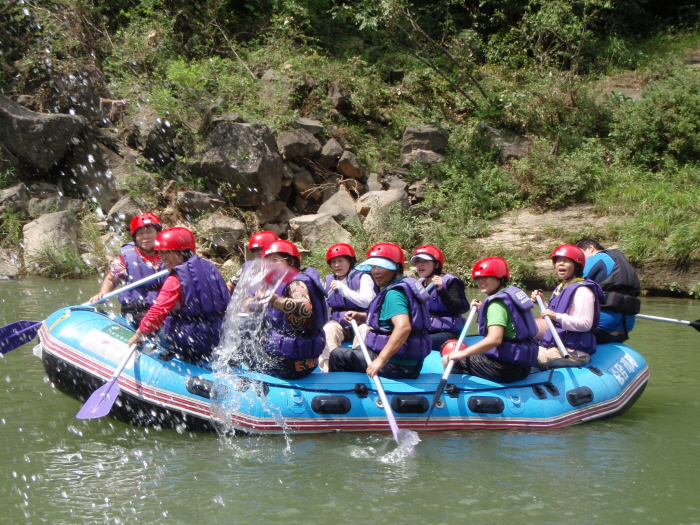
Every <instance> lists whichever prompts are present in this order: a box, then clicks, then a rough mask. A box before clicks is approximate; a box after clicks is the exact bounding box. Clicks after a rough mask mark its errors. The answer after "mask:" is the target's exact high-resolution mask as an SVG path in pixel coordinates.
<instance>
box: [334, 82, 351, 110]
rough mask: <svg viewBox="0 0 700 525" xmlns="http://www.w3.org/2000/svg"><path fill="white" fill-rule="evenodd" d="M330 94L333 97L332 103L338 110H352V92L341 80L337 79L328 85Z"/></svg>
mask: <svg viewBox="0 0 700 525" xmlns="http://www.w3.org/2000/svg"><path fill="white" fill-rule="evenodd" d="M328 96H329V97H330V99H331V104H332V105H333V107H334V108H335V109H337V110H338V111H350V110H351V109H352V98H351V96H350V92H349V91H348V90H347V88H346V87H345V86H344V85H343V84H342V83H341V82H340V81H339V80H335V81H333V82H331V83H330V84H329V85H328Z"/></svg>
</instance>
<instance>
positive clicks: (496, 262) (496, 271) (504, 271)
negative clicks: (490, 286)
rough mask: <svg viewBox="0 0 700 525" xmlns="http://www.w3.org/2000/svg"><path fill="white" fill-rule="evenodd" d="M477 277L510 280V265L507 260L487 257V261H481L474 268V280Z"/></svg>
mask: <svg viewBox="0 0 700 525" xmlns="http://www.w3.org/2000/svg"><path fill="white" fill-rule="evenodd" d="M477 277H498V278H499V279H503V278H504V277H505V278H506V279H508V280H510V268H508V263H507V262H506V260H505V259H502V258H500V257H487V258H486V259H481V260H480V261H479V262H477V263H476V264H475V265H474V268H472V279H476V278H477Z"/></svg>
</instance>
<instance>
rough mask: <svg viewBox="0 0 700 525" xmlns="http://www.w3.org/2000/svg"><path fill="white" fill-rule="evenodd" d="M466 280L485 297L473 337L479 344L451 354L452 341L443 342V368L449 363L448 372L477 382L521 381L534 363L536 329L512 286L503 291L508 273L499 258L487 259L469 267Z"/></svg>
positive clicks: (525, 303) (524, 298) (523, 296)
mask: <svg viewBox="0 0 700 525" xmlns="http://www.w3.org/2000/svg"><path fill="white" fill-rule="evenodd" d="M472 279H474V280H476V284H477V286H478V287H479V291H480V292H481V293H483V294H485V295H487V296H488V297H487V298H486V299H485V300H484V301H483V302H482V301H478V300H476V299H474V300H473V301H472V306H477V307H479V335H481V336H483V339H482V340H481V341H479V342H478V343H476V344H473V345H472V346H469V347H467V346H466V345H464V344H463V345H462V348H460V349H455V346H456V344H457V341H456V340H455V339H451V340H449V341H446V342H445V344H444V345H443V348H442V354H443V364H444V365H447V362H448V361H454V362H455V363H454V365H453V366H454V368H453V371H454V372H461V373H464V374H469V375H473V376H478V377H483V378H485V379H490V380H491V381H497V382H499V383H512V382H513V381H519V380H521V379H525V378H526V377H527V376H528V374H529V373H530V370H531V368H532V366H533V365H534V364H535V363H536V362H537V343H536V342H535V340H534V337H535V335H537V323H536V322H535V317H534V316H533V315H532V308H533V306H534V305H533V304H532V301H531V300H530V299H529V298H528V296H527V294H526V293H525V292H523V291H522V290H521V289H520V288H518V287H516V286H508V281H510V269H509V268H508V263H507V262H506V261H505V260H504V259H501V258H500V257H487V258H486V259H482V260H480V261H479V262H477V263H476V264H475V265H474V268H473V269H472Z"/></svg>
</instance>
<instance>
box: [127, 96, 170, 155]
mask: <svg viewBox="0 0 700 525" xmlns="http://www.w3.org/2000/svg"><path fill="white" fill-rule="evenodd" d="M124 137H125V142H126V143H127V145H128V146H129V147H131V148H133V149H135V150H137V151H139V152H141V154H142V155H143V156H144V157H146V158H147V159H148V160H150V161H151V162H152V163H154V164H156V165H164V164H168V163H170V162H171V161H172V160H174V159H175V151H176V149H177V145H176V138H177V131H176V129H175V126H173V125H172V123H171V122H170V121H169V120H168V119H167V118H165V117H163V116H161V115H159V114H158V113H157V112H156V111H155V110H154V109H153V108H151V107H150V106H140V107H139V108H138V109H137V110H136V112H135V113H134V115H133V116H132V117H131V119H130V122H129V123H128V124H127V126H126V128H125V131H124Z"/></svg>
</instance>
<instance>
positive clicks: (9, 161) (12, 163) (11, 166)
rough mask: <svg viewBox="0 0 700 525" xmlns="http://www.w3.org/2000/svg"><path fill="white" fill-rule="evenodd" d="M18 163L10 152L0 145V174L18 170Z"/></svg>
mask: <svg viewBox="0 0 700 525" xmlns="http://www.w3.org/2000/svg"><path fill="white" fill-rule="evenodd" d="M19 167H20V162H19V159H18V158H17V157H15V156H14V155H13V154H12V153H10V151H9V150H8V149H7V148H6V147H5V146H3V145H2V144H0V172H3V171H4V172H8V171H15V170H18V169H19Z"/></svg>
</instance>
